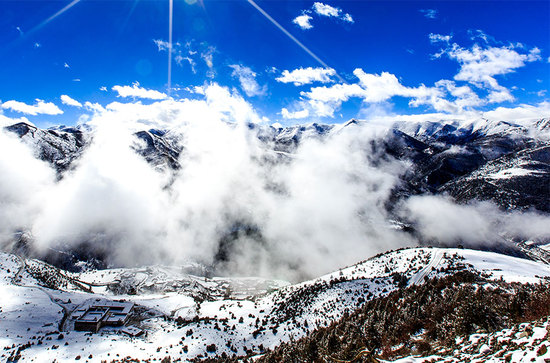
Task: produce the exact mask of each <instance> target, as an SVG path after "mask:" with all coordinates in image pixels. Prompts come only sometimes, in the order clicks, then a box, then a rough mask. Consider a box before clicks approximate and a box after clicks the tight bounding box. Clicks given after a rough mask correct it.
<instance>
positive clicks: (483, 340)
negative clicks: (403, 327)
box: [393, 318, 550, 363]
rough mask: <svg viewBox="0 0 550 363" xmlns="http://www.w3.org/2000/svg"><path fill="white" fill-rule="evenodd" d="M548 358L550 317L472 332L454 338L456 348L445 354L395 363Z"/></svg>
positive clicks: (542, 360) (539, 361)
mask: <svg viewBox="0 0 550 363" xmlns="http://www.w3.org/2000/svg"><path fill="white" fill-rule="evenodd" d="M549 360H550V320H549V318H546V319H542V320H538V321H534V322H530V323H523V324H518V325H516V326H514V327H512V328H510V329H504V330H501V331H497V332H493V333H488V334H487V333H484V334H472V335H470V336H468V337H467V338H466V339H458V340H457V348H456V349H454V350H451V351H449V352H447V354H441V355H433V356H429V357H414V356H412V357H406V358H402V359H398V360H395V361H393V362H394V363H420V362H433V363H435V362H448V363H454V362H457V363H458V362H471V363H485V362H491V363H492V362H495V363H496V362H514V363H516V362H517V363H519V362H536V363H546V362H548V361H549Z"/></svg>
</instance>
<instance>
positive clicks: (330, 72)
mask: <svg viewBox="0 0 550 363" xmlns="http://www.w3.org/2000/svg"><path fill="white" fill-rule="evenodd" d="M334 75H336V71H335V70H334V69H332V68H323V67H318V68H312V67H307V68H298V69H295V70H293V71H288V70H286V69H285V70H284V71H283V72H282V74H281V76H280V77H278V78H276V81H277V82H281V83H293V84H294V85H295V86H301V85H304V84H309V83H313V82H321V83H330V82H333V80H332V78H331V77H332V76H334Z"/></svg>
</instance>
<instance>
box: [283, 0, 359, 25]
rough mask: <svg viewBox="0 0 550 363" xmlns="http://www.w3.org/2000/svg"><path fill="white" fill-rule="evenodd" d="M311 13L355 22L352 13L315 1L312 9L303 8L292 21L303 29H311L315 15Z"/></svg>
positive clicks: (351, 22)
mask: <svg viewBox="0 0 550 363" xmlns="http://www.w3.org/2000/svg"><path fill="white" fill-rule="evenodd" d="M310 14H315V15H318V16H326V17H329V18H336V19H339V20H342V21H343V22H346V23H350V24H353V23H354V22H355V21H354V20H353V17H352V16H351V14H348V13H344V12H343V11H342V9H340V8H336V7H334V6H331V5H328V4H323V3H321V2H315V3H313V6H312V7H311V10H310V9H306V10H302V14H301V15H299V16H297V17H296V18H294V19H293V20H292V22H293V23H294V24H296V25H298V26H299V27H300V28H301V29H302V30H307V29H311V28H313V24H311V21H312V20H313V17H312V16H311V15H310Z"/></svg>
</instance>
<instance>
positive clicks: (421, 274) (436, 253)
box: [409, 249, 443, 286]
mask: <svg viewBox="0 0 550 363" xmlns="http://www.w3.org/2000/svg"><path fill="white" fill-rule="evenodd" d="M430 252H431V254H432V258H431V259H430V262H428V264H427V265H426V266H424V268H422V269H421V270H420V271H418V272H417V273H416V275H414V276H413V277H411V279H410V280H409V286H412V285H420V284H421V283H423V282H424V278H425V277H426V276H428V275H429V274H430V272H432V269H433V268H435V267H437V265H439V263H440V262H441V259H442V258H443V251H442V250H440V249H431V251H430Z"/></svg>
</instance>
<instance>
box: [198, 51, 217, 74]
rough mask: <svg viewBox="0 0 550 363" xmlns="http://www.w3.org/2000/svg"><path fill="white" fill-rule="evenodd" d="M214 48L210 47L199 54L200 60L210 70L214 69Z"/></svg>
mask: <svg viewBox="0 0 550 363" xmlns="http://www.w3.org/2000/svg"><path fill="white" fill-rule="evenodd" d="M215 51H216V48H214V47H212V46H210V47H208V48H207V49H206V50H205V51H204V52H202V53H201V58H202V60H203V61H204V63H206V66H207V67H208V68H210V69H212V68H213V67H214V52H215Z"/></svg>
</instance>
